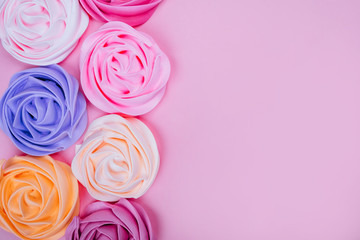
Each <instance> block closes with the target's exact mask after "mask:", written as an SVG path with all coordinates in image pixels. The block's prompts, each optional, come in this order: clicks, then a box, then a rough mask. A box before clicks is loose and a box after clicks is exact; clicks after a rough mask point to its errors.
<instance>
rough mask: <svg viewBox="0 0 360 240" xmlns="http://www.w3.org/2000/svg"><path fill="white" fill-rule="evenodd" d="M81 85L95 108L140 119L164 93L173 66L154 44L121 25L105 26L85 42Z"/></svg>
mask: <svg viewBox="0 0 360 240" xmlns="http://www.w3.org/2000/svg"><path fill="white" fill-rule="evenodd" d="M80 69H81V85H82V88H83V90H84V93H85V95H86V96H87V98H88V99H89V100H90V102H91V103H93V104H94V105H95V106H96V107H98V108H100V109H101V110H103V111H105V112H108V113H123V114H127V115H132V116H136V115H141V114H144V113H147V112H149V111H150V110H152V109H153V108H154V107H155V106H156V105H157V104H158V103H159V102H160V100H161V98H162V97H163V95H164V93H165V88H166V83H167V82H168V80H169V76H170V62H169V59H168V57H167V56H166V55H165V54H164V53H163V52H162V51H161V50H160V48H159V46H158V45H157V44H156V43H155V42H154V40H153V39H152V38H151V37H150V36H148V35H147V34H145V33H142V32H138V31H137V30H135V29H134V28H132V27H130V26H129V25H127V24H125V23H122V22H109V23H106V24H105V25H103V26H102V27H101V28H100V29H99V30H98V31H96V32H94V33H93V34H91V35H90V36H88V37H87V39H86V40H85V41H84V43H83V46H82V48H81V55H80Z"/></svg>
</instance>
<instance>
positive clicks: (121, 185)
mask: <svg viewBox="0 0 360 240" xmlns="http://www.w3.org/2000/svg"><path fill="white" fill-rule="evenodd" d="M159 164H160V157H159V152H158V149H157V146H156V142H155V138H154V136H153V134H152V133H151V131H150V130H149V129H148V128H147V126H146V125H145V124H144V123H142V122H141V121H140V120H138V119H136V118H127V119H125V118H123V117H121V116H119V115H115V114H111V115H106V116H103V117H100V118H98V119H96V120H95V121H94V122H92V123H91V124H90V126H89V128H88V130H87V132H86V134H85V137H84V142H83V144H82V145H81V146H78V147H77V153H76V155H75V158H74V160H73V162H72V164H71V168H72V171H73V173H74V175H75V177H76V178H77V179H78V180H79V182H80V183H81V184H82V185H84V186H85V187H86V189H87V190H88V192H89V194H90V195H91V196H92V197H93V198H95V199H97V200H101V201H109V202H114V201H118V200H119V199H120V198H138V197H140V196H141V195H143V194H144V193H145V192H146V191H147V190H148V188H149V187H150V186H151V184H152V183H153V181H154V179H155V177H156V174H157V172H158V168H159Z"/></svg>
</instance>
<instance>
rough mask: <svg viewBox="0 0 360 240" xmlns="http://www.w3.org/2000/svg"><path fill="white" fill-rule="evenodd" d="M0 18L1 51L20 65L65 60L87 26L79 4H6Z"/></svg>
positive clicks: (10, 0)
mask: <svg viewBox="0 0 360 240" xmlns="http://www.w3.org/2000/svg"><path fill="white" fill-rule="evenodd" d="M0 14H1V15H0V38H1V40H2V45H3V46H4V48H5V49H6V50H7V51H8V52H9V53H10V54H11V55H12V56H13V57H15V58H16V59H18V60H19V61H22V62H25V63H28V64H33V65H40V66H44V65H50V64H53V63H58V62H61V61H62V60H64V59H65V58H66V57H67V56H68V55H69V54H70V53H71V51H72V50H73V49H74V48H75V46H76V44H77V43H78V40H79V38H80V37H81V35H82V34H83V33H84V32H85V30H86V28H87V26H88V23H89V17H88V16H87V14H86V13H85V11H84V10H82V8H81V6H80V4H79V2H78V0H5V1H4V2H3V4H2V6H1V9H0Z"/></svg>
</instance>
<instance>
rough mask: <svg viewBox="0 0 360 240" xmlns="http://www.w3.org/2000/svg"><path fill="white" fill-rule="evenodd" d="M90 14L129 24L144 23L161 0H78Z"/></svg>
mask: <svg viewBox="0 0 360 240" xmlns="http://www.w3.org/2000/svg"><path fill="white" fill-rule="evenodd" d="M80 2H81V5H82V6H83V7H84V9H85V10H86V11H87V12H88V13H89V14H90V16H92V17H94V18H96V19H98V20H100V21H106V22H108V21H122V22H125V23H127V24H129V25H131V26H138V25H141V24H143V23H145V22H146V21H147V20H148V19H149V18H150V17H151V15H152V14H153V13H154V11H155V9H156V8H157V6H158V5H159V4H160V2H161V0H121V1H109V0H80Z"/></svg>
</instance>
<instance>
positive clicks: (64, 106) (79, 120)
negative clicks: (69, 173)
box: [0, 65, 87, 156]
mask: <svg viewBox="0 0 360 240" xmlns="http://www.w3.org/2000/svg"><path fill="white" fill-rule="evenodd" d="M78 89H79V84H78V81H77V80H76V79H75V78H74V77H73V76H71V75H70V74H69V73H67V72H66V71H65V70H64V69H62V68H61V67H60V66H58V65H51V66H48V67H37V68H31V69H28V70H25V71H22V72H18V73H16V74H15V75H14V76H13V77H12V78H11V80H10V84H9V87H8V89H7V90H6V92H5V94H4V96H3V97H2V98H1V100H0V127H1V128H2V129H3V131H4V132H5V134H6V135H8V136H9V137H10V139H11V140H12V141H13V143H14V144H15V145H16V146H17V147H18V148H19V149H20V150H21V151H23V152H25V153H27V154H30V155H35V156H42V155H47V154H51V153H55V152H58V151H61V150H64V149H66V148H68V147H70V146H71V145H72V144H74V143H75V142H76V141H77V140H78V139H79V138H80V136H81V135H82V134H83V132H84V131H85V128H86V124H87V112H86V101H85V98H84V96H83V95H82V94H81V93H80V92H79V91H78Z"/></svg>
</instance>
